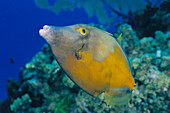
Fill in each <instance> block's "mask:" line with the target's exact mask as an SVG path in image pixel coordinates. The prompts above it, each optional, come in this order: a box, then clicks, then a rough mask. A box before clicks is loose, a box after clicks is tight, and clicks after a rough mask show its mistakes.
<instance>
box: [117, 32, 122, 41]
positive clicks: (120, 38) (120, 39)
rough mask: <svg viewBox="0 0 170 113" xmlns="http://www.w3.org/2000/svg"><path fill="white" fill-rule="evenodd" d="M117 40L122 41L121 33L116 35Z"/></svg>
mask: <svg viewBox="0 0 170 113" xmlns="http://www.w3.org/2000/svg"><path fill="white" fill-rule="evenodd" d="M117 40H118V41H119V43H121V41H122V33H121V34H120V35H119V36H118V37H117Z"/></svg>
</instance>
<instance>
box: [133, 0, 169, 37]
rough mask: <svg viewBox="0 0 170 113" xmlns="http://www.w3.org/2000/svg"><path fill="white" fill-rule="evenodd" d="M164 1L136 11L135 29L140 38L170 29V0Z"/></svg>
mask: <svg viewBox="0 0 170 113" xmlns="http://www.w3.org/2000/svg"><path fill="white" fill-rule="evenodd" d="M158 1H162V3H161V4H160V6H159V7H158V6H156V5H147V6H146V7H145V8H144V9H143V10H141V11H137V12H135V13H134V14H133V15H134V17H133V18H134V26H133V27H134V30H135V31H136V32H137V34H138V36H139V37H140V38H142V37H144V36H152V37H153V36H154V33H155V31H157V30H160V31H162V32H164V33H165V32H166V31H169V30H170V26H169V25H170V7H169V6H170V1H169V0H158Z"/></svg>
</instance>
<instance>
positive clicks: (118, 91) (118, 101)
mask: <svg viewBox="0 0 170 113" xmlns="http://www.w3.org/2000/svg"><path fill="white" fill-rule="evenodd" d="M131 97H132V90H130V89H129V88H128V87H123V88H113V89H112V90H109V91H106V92H105V100H106V103H107V105H125V104H128V103H129V101H130V99H131Z"/></svg>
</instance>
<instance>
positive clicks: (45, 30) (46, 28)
mask: <svg viewBox="0 0 170 113" xmlns="http://www.w3.org/2000/svg"><path fill="white" fill-rule="evenodd" d="M49 29H50V26H48V25H44V26H43V29H40V30H39V34H40V36H42V37H44V38H45V37H46V36H47V35H48V34H49V32H50V30H49Z"/></svg>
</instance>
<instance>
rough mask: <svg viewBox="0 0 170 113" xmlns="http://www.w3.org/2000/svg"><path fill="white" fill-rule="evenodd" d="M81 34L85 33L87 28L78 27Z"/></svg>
mask: <svg viewBox="0 0 170 113" xmlns="http://www.w3.org/2000/svg"><path fill="white" fill-rule="evenodd" d="M80 33H81V35H83V36H84V35H87V30H86V29H85V28H80Z"/></svg>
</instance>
